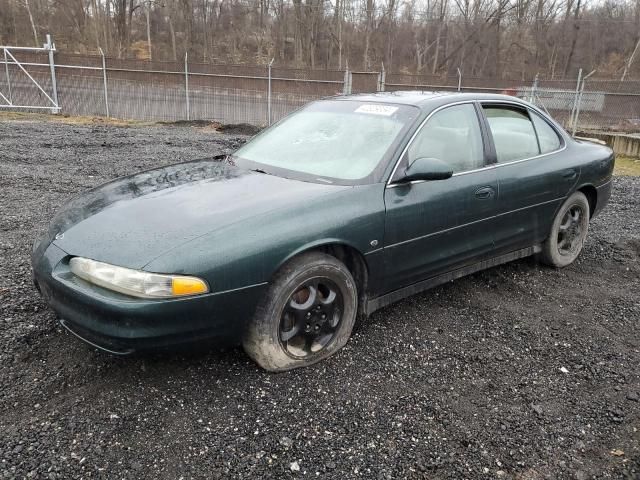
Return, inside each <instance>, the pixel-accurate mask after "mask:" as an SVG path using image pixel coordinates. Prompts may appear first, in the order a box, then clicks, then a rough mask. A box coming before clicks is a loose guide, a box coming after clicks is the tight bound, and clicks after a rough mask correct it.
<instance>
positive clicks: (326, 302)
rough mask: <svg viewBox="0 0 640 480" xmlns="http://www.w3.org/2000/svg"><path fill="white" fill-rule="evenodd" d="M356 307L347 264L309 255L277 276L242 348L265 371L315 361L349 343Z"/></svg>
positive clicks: (356, 301)
mask: <svg viewBox="0 0 640 480" xmlns="http://www.w3.org/2000/svg"><path fill="white" fill-rule="evenodd" d="M357 309H358V292H357V287H356V284H355V282H354V280H353V277H352V276H351V273H350V272H349V270H348V269H347V267H346V266H345V265H344V264H342V263H341V262H340V261H338V260H337V259H335V258H334V257H332V256H330V255H326V254H324V253H319V252H310V253H305V254H302V255H300V256H298V257H296V258H294V259H293V260H291V261H290V262H289V263H287V264H286V265H285V266H283V267H282V268H281V269H280V271H279V272H278V273H277V274H276V276H275V278H274V279H273V281H272V282H271V284H270V286H269V288H268V290H267V293H266V295H265V297H264V298H263V299H262V301H261V302H260V304H259V305H258V308H257V309H256V313H255V315H254V317H253V319H252V321H251V323H250V324H249V326H248V327H247V331H246V332H245V336H244V339H243V347H244V349H245V351H246V352H247V354H248V355H249V356H250V357H251V358H252V359H253V360H254V361H255V362H256V363H257V364H258V365H260V366H261V367H263V368H264V369H266V370H270V371H274V372H279V371H284V370H290V369H292V368H298V367H304V366H308V365H312V364H314V363H316V362H319V361H320V360H323V359H325V358H327V357H329V356H330V355H333V354H334V353H335V352H336V351H338V350H339V349H340V348H342V347H343V346H344V345H345V343H347V340H348V339H349V337H350V335H351V331H352V330H353V325H354V323H355V320H356V314H357Z"/></svg>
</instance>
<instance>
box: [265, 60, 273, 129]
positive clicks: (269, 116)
mask: <svg viewBox="0 0 640 480" xmlns="http://www.w3.org/2000/svg"><path fill="white" fill-rule="evenodd" d="M273 60H274V58H272V59H271V61H270V62H269V66H268V68H267V70H268V73H269V79H268V84H267V125H271V65H273Z"/></svg>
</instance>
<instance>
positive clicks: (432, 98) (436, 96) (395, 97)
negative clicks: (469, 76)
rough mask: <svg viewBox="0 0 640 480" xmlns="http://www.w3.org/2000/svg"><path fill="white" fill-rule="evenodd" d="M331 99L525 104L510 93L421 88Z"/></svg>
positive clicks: (419, 103)
mask: <svg viewBox="0 0 640 480" xmlns="http://www.w3.org/2000/svg"><path fill="white" fill-rule="evenodd" d="M330 99H332V100H336V99H337V100H357V101H360V102H370V103H396V104H401V105H413V106H416V107H419V108H425V107H431V106H433V104H435V103H438V104H441V103H453V102H460V101H465V100H466V101H469V100H496V101H510V102H513V101H516V102H519V103H522V104H524V105H526V102H523V101H522V100H521V99H519V98H517V97H514V96H511V95H499V94H495V93H461V92H438V91H421V90H398V91H395V92H377V93H356V94H352V95H339V96H336V97H330Z"/></svg>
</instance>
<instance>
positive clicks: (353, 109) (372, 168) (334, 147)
mask: <svg viewBox="0 0 640 480" xmlns="http://www.w3.org/2000/svg"><path fill="white" fill-rule="evenodd" d="M418 114H419V109H418V108H416V107H412V106H407V105H392V104H383V103H367V102H359V101H344V100H324V101H319V102H315V103H312V104H310V105H308V106H307V107H305V108H303V109H301V110H299V111H297V112H296V113H294V114H292V115H290V116H288V117H286V118H285V119H284V120H282V121H280V122H279V123H278V124H276V125H275V126H273V127H272V128H269V129H267V130H265V131H264V132H262V133H261V134H260V135H258V136H256V137H255V138H254V139H252V140H251V141H250V142H249V143H247V144H246V145H245V146H243V147H242V148H240V149H239V150H238V151H236V152H235V153H234V155H233V159H234V161H235V162H236V163H238V164H239V165H240V166H245V167H247V168H252V169H254V170H258V171H263V172H265V173H271V174H274V175H279V176H285V177H291V178H298V179H303V180H309V181H323V182H328V183H340V184H358V183H373V182H375V181H378V180H379V178H378V177H379V176H380V174H381V170H384V167H385V166H386V164H387V162H388V159H389V157H390V156H391V155H392V154H393V152H394V151H395V149H396V148H397V145H398V143H399V142H400V140H401V138H402V135H403V133H404V132H405V131H406V130H407V129H408V127H409V126H410V125H411V123H412V122H413V120H414V119H415V118H416V117H417V116H418Z"/></svg>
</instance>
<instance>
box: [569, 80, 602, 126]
mask: <svg viewBox="0 0 640 480" xmlns="http://www.w3.org/2000/svg"><path fill="white" fill-rule="evenodd" d="M594 73H596V71H595V70H592V71H591V72H590V73H589V74H588V75H585V76H584V78H583V79H582V85H581V86H580V95H579V96H578V104H577V106H576V117H575V120H574V122H573V130H572V132H571V135H572V136H574V137H575V135H576V129H577V128H578V117H579V116H580V105H581V104H582V94H583V93H584V83H585V82H586V81H587V78H589V77H590V76H591V75H593V74H594Z"/></svg>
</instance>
